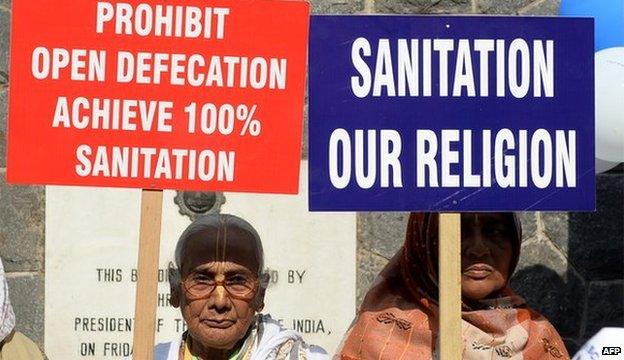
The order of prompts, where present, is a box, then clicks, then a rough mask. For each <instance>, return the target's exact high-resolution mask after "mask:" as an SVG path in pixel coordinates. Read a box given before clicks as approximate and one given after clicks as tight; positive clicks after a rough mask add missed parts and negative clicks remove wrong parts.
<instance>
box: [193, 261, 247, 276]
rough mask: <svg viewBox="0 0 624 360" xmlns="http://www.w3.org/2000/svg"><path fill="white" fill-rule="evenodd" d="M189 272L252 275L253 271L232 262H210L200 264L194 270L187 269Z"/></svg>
mask: <svg viewBox="0 0 624 360" xmlns="http://www.w3.org/2000/svg"><path fill="white" fill-rule="evenodd" d="M189 272H197V273H201V272H205V273H215V274H216V273H223V274H228V273H253V272H254V270H253V269H249V268H248V267H247V266H246V265H244V264H239V263H236V262H232V261H210V262H207V263H204V264H200V265H198V266H196V267H194V268H191V269H189Z"/></svg>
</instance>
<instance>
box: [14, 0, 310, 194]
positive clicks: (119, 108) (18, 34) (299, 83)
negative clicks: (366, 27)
mask: <svg viewBox="0 0 624 360" xmlns="http://www.w3.org/2000/svg"><path fill="white" fill-rule="evenodd" d="M12 16H13V17H12V32H11V57H10V59H11V64H10V66H11V68H10V70H11V84H10V89H9V123H8V136H9V138H8V157H7V180H8V181H9V182H11V183H29V184H59V185H88V186H112V187H137V188H155V189H165V188H169V189H194V190H206V189H210V190H224V191H253V192H271V193H273V192H274V193H296V192H297V187H298V176H299V161H300V151H301V150H300V147H301V145H300V144H301V130H302V122H301V119H302V116H303V93H304V83H305V69H306V68H305V66H306V49H307V36H308V16H309V5H308V3H307V2H300V1H278V0H236V1H233V0H231V1H226V0H217V1H204V0H180V1H166V2H163V1H143V2H139V1H125V2H115V1H73V0H59V1H54V2H50V1H44V0H35V1H19V2H14V3H13V11H12Z"/></svg>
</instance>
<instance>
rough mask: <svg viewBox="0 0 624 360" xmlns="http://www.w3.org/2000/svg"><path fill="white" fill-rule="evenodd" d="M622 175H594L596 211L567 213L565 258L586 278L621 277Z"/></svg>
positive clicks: (623, 249) (623, 245) (623, 235)
mask: <svg viewBox="0 0 624 360" xmlns="http://www.w3.org/2000/svg"><path fill="white" fill-rule="evenodd" d="M622 219H624V176H622V175H621V174H604V175H598V176H597V177H596V212H594V213H570V215H569V217H568V226H569V231H568V234H569V240H568V249H569V251H568V260H569V263H570V264H571V265H572V266H573V267H574V268H575V269H576V270H577V271H578V272H579V273H581V275H583V277H584V278H585V280H586V281H587V282H590V281H595V280H618V279H624V263H623V262H622V259H624V221H623V220H622Z"/></svg>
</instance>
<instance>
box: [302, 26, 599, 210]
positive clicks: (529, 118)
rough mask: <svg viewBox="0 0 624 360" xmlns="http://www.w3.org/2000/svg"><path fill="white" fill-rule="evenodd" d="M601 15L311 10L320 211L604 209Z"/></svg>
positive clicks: (312, 162) (313, 145)
mask: <svg viewBox="0 0 624 360" xmlns="http://www.w3.org/2000/svg"><path fill="white" fill-rule="evenodd" d="M593 55H594V42H593V20H592V19H580V18H577V19H573V18H535V17H531V18H521V17H477V16H470V17H462V16H314V17H312V21H311V36H310V60H309V63H310V70H309V74H310V75H309V76H310V78H309V86H310V93H309V94H310V99H309V106H310V109H309V116H310V119H309V167H310V175H309V176H310V177H309V181H310V186H309V205H310V209H311V210H322V211H334V210H368V211H371V210H385V211H387V210H435V211H502V210H510V211H513V210H568V211H574V210H578V211H588V210H594V209H595V184H594V181H595V179H594V75H593V72H594V62H593V58H594V56H593Z"/></svg>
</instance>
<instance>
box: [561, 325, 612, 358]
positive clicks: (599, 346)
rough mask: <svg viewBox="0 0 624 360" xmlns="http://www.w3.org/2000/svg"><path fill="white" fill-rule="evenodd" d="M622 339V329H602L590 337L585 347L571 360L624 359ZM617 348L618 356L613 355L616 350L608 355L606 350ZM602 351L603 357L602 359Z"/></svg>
mask: <svg viewBox="0 0 624 360" xmlns="http://www.w3.org/2000/svg"><path fill="white" fill-rule="evenodd" d="M623 338H624V328H615V327H606V328H602V329H601V330H600V331H598V333H597V334H596V335H594V336H592V338H591V339H589V340H588V341H587V342H586V343H585V345H583V347H582V348H581V349H580V350H579V351H578V352H577V353H576V355H574V357H573V358H572V360H596V359H613V360H619V359H622V358H624V354H622V351H624V349H622V345H624V343H623V342H622V339H623ZM613 347H619V348H620V353H619V354H618V355H619V356H613V355H615V353H614V352H617V350H613V352H612V353H611V354H609V352H608V350H607V349H610V348H613ZM603 351H605V353H604V357H603Z"/></svg>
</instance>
